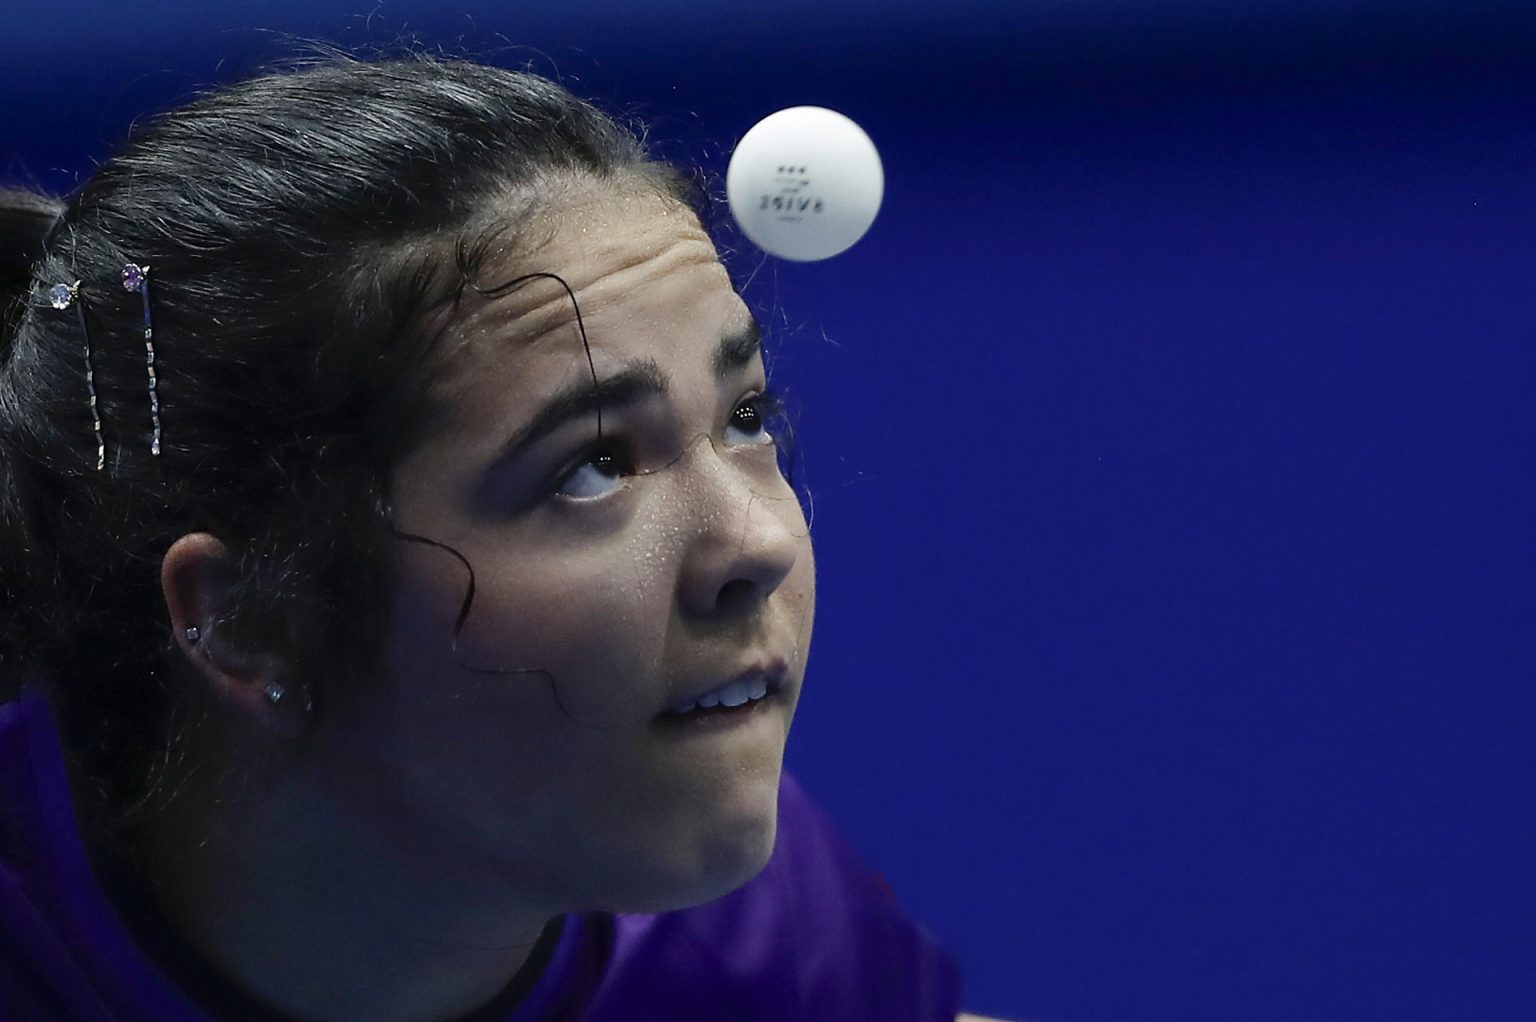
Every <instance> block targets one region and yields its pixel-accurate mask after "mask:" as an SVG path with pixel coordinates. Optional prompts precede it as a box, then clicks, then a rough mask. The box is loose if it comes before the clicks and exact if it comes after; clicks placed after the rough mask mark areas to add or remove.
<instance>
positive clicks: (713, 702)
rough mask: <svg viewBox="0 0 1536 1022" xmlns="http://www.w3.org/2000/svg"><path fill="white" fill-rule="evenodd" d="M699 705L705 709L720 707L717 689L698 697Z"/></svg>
mask: <svg viewBox="0 0 1536 1022" xmlns="http://www.w3.org/2000/svg"><path fill="white" fill-rule="evenodd" d="M699 705H700V706H703V707H706V708H708V707H711V706H719V705H720V691H719V690H718V689H717V690H716V691H714V692H708V693H706V694H704V695H701V696H699Z"/></svg>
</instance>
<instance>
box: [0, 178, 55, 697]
mask: <svg viewBox="0 0 1536 1022" xmlns="http://www.w3.org/2000/svg"><path fill="white" fill-rule="evenodd" d="M62 212H63V207H62V206H61V205H60V204H59V203H58V202H56V201H55V200H53V199H50V198H47V197H46V196H42V195H36V194H33V193H31V192H24V191H16V190H13V189H0V701H3V700H4V699H5V698H6V697H7V695H8V694H9V692H8V687H7V685H8V683H15V682H16V681H17V680H19V672H20V670H23V669H25V668H26V667H27V666H29V665H28V663H27V661H29V660H30V659H31V656H30V651H28V650H27V649H26V648H25V641H24V637H25V636H26V635H27V634H28V633H29V632H30V631H31V629H30V628H29V627H28V623H27V622H25V621H24V620H23V618H24V617H25V616H26V613H27V610H28V608H29V606H30V605H31V604H32V602H33V601H32V600H31V599H30V598H29V594H28V593H27V592H26V586H27V583H28V580H29V577H30V576H33V575H35V574H36V573H37V572H36V568H35V567H34V566H33V565H31V564H29V563H28V562H29V561H30V560H31V559H32V556H31V555H32V554H34V553H35V551H36V544H35V543H34V542H33V537H32V535H31V528H30V527H29V523H28V516H27V514H26V510H25V509H26V506H27V504H28V503H29V501H28V498H27V491H28V487H27V485H26V481H25V479H24V478H23V476H24V475H25V474H26V473H25V468H24V466H23V465H22V463H21V461H22V459H20V458H19V457H18V454H17V451H16V449H15V446H14V444H13V443H12V437H11V430H10V429H9V428H8V427H7V424H6V422H5V421H4V419H5V416H4V411H5V407H4V406H6V405H8V404H9V402H8V401H6V400H4V398H5V396H6V393H5V392H6V391H7V390H8V389H9V380H8V379H7V375H8V374H7V367H8V363H9V362H10V357H11V347H12V344H13V342H14V341H15V334H16V329H17V327H18V326H19V325H20V323H21V315H22V312H23V310H24V309H25V308H26V297H27V292H28V291H29V290H30V289H31V287H32V272H33V268H34V267H35V266H36V265H37V264H38V262H39V261H40V260H41V259H42V257H43V248H44V244H45V242H46V241H47V239H48V235H49V234H50V233H51V232H52V231H53V228H54V226H55V225H56V224H57V223H58V222H59V216H60V214H61V213H62Z"/></svg>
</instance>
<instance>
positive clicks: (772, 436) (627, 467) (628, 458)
mask: <svg viewBox="0 0 1536 1022" xmlns="http://www.w3.org/2000/svg"><path fill="white" fill-rule="evenodd" d="M747 410H750V411H751V412H753V413H755V414H756V416H757V426H758V429H759V431H760V432H761V433H763V434H766V436H767V442H766V443H764V444H762V445H761V446H764V447H774V446H776V445H777V444H778V442H779V438H780V436H781V435H782V432H783V431H782V430H781V429H775V428H774V427H773V424H774V423H782V422H783V419H784V402H783V400H782V399H780V398H779V396H778V395H777V394H775V393H773V392H772V391H762V392H759V393H757V394H752V395H750V396H748V397H745V398H743V399H742V400H741V401H739V402H737V404H736V407H735V408H733V409H731V414H730V417H729V418H728V419H727V425H735V424H736V423H735V420H736V418H737V416H739V415H741V414H742V412H743V411H747ZM599 459H602V460H604V461H607V462H609V463H611V464H614V465H616V466H617V467H616V469H615V470H614V472H615V475H616V476H619V475H632V474H634V471H635V469H634V465H635V458H634V456H633V451H632V449H631V448H630V445H629V443H628V441H626V440H624V439H623V438H622V437H603V438H602V439H600V440H597V441H594V442H593V443H591V444H589V445H588V446H587V447H585V448H584V449H583V450H582V451H581V452H580V453H579V454H577V455H576V457H575V458H573V459H572V460H571V461H570V462H568V463H567V464H566V466H565V467H564V468H563V469H561V470H560V471H559V472H558V473H556V475H555V477H554V479H553V481H552V483H551V491H552V492H553V493H554V494H555V495H556V496H564V497H566V498H567V499H570V500H584V499H591V498H589V497H581V496H576V495H572V494H567V493H565V492H564V491H565V489H566V487H568V486H570V485H571V481H572V480H573V479H574V478H575V476H576V473H577V472H580V471H581V470H582V469H583V468H586V467H587V466H588V465H593V464H596V463H597V462H598V461H599ZM610 478H612V477H610Z"/></svg>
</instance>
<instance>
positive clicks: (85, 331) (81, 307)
mask: <svg viewBox="0 0 1536 1022" xmlns="http://www.w3.org/2000/svg"><path fill="white" fill-rule="evenodd" d="M48 304H49V305H51V306H53V307H54V308H55V309H58V310H59V311H60V312H63V311H64V310H65V309H69V308H73V309H74V310H75V316H76V318H78V319H79V321H80V337H81V338H82V340H83V341H84V344H85V390H86V393H88V394H89V395H90V397H91V426H92V427H93V428H94V429H95V431H96V471H98V472H100V471H101V470H102V469H103V468H105V467H106V465H107V444H106V440H105V439H104V438H103V436H102V432H101V410H100V409H99V408H97V406H96V367H95V365H94V364H93V363H92V361H91V331H90V327H88V326H87V325H86V321H85V302H84V301H83V300H82V299H81V297H80V282H79V281H78V280H77V281H75V282H74V283H73V284H55V285H53V287H51V288H49V289H48Z"/></svg>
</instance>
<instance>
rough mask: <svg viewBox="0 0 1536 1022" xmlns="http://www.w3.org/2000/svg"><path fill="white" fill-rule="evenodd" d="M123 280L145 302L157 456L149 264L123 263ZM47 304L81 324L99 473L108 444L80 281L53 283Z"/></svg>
mask: <svg viewBox="0 0 1536 1022" xmlns="http://www.w3.org/2000/svg"><path fill="white" fill-rule="evenodd" d="M122 281H123V290H125V291H137V292H138V293H139V296H140V297H141V298H142V299H143V302H144V366H145V370H146V371H147V372H148V374H149V419H150V425H151V426H152V427H153V432H152V433H151V434H150V441H149V452H150V453H151V454H153V455H155V456H156V457H159V455H160V381H159V379H158V378H157V377H156V375H155V324H154V316H153V314H152V313H151V310H150V302H149V267H148V266H147V265H145V266H140V265H139V264H138V263H125V264H124V265H123V275H122ZM48 304H49V305H51V306H53V307H54V308H55V309H58V310H59V311H60V312H62V311H64V310H65V309H71V308H72V309H74V310H75V316H76V318H77V319H78V320H79V323H80V336H81V338H82V339H83V341H84V344H85V389H86V393H87V394H89V395H90V401H91V425H92V428H93V429H94V430H95V431H96V471H98V472H100V471H101V470H102V469H103V468H105V467H106V465H107V444H106V439H105V437H104V435H103V433H102V428H101V409H100V407H99V405H98V403H97V399H96V365H95V362H94V361H93V356H92V352H91V332H90V324H89V322H88V320H87V317H86V314H85V312H86V310H85V299H84V297H83V296H82V295H81V293H80V281H78V280H77V281H75V282H74V283H73V284H55V285H53V286H52V287H51V288H49V289H48Z"/></svg>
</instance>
